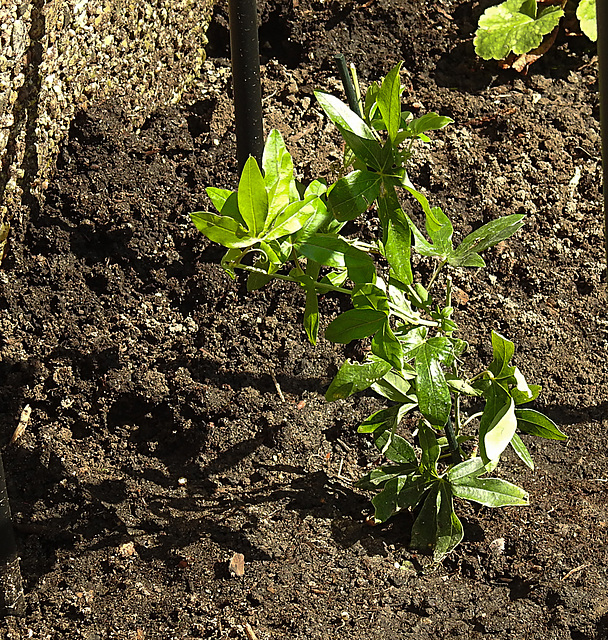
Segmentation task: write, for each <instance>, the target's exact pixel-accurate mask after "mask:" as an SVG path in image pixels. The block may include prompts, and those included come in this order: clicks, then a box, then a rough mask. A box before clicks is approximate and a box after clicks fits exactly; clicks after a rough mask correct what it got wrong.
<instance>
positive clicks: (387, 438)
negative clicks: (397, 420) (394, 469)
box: [374, 429, 418, 470]
mask: <svg viewBox="0 0 608 640" xmlns="http://www.w3.org/2000/svg"><path fill="white" fill-rule="evenodd" d="M374 444H375V445H376V447H377V449H378V450H379V451H381V452H382V454H383V455H384V456H386V457H387V458H388V459H389V460H390V461H391V462H396V463H399V464H404V463H406V462H412V463H413V462H417V459H416V451H415V449H414V447H412V445H411V444H410V443H409V442H408V441H407V440H406V439H405V438H402V437H401V436H400V435H398V434H396V433H393V429H378V430H376V431H375V432H374ZM417 467H418V465H417V464H416V466H415V467H414V468H413V470H415V469H416V468H417Z"/></svg>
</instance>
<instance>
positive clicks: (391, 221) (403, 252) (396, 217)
mask: <svg viewBox="0 0 608 640" xmlns="http://www.w3.org/2000/svg"><path fill="white" fill-rule="evenodd" d="M378 215H379V217H380V220H381V221H382V228H383V239H382V241H383V251H384V257H385V258H386V259H387V260H388V263H389V265H390V267H391V270H392V273H393V276H394V277H395V278H396V279H397V280H399V281H400V282H402V283H403V284H411V283H412V282H413V280H414V276H413V275H412V261H411V243H412V234H411V231H410V227H409V224H408V220H407V218H406V216H405V214H404V213H403V211H402V209H401V207H400V206H399V201H398V200H397V198H396V195H395V191H394V189H389V190H388V191H387V192H386V193H385V195H383V196H381V197H380V198H379V199H378Z"/></svg>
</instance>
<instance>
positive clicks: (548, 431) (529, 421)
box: [515, 409, 568, 440]
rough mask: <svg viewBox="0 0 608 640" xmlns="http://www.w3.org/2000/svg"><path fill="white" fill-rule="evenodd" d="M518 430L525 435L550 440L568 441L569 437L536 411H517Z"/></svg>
mask: <svg viewBox="0 0 608 640" xmlns="http://www.w3.org/2000/svg"><path fill="white" fill-rule="evenodd" d="M515 417H516V418H517V428H518V429H519V430H520V431H523V432H524V433H529V434H530V435H531V436H538V437H539V438H547V439H548V440H567V439H568V436H567V435H566V434H565V433H563V432H562V431H560V429H559V427H558V426H557V425H556V424H555V422H553V420H551V419H550V418H547V416H546V415H544V414H542V413H539V412H538V411H534V409H515Z"/></svg>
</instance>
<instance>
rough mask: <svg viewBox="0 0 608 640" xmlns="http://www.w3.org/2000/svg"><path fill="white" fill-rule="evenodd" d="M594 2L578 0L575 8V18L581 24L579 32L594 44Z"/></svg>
mask: <svg viewBox="0 0 608 640" xmlns="http://www.w3.org/2000/svg"><path fill="white" fill-rule="evenodd" d="M595 2H596V0H580V2H579V3H578V7H577V8H576V17H577V18H578V20H579V22H580V23H581V31H582V32H583V33H584V34H585V35H586V36H587V37H588V38H589V40H593V42H595V41H596V40H597V20H596V9H595Z"/></svg>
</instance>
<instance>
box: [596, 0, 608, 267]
mask: <svg viewBox="0 0 608 640" xmlns="http://www.w3.org/2000/svg"><path fill="white" fill-rule="evenodd" d="M595 7H596V12H597V59H598V84H599V90H600V128H601V132H602V170H603V178H604V179H603V183H604V187H603V192H604V246H605V248H606V268H607V269H608V1H607V0H596V3H595Z"/></svg>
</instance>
